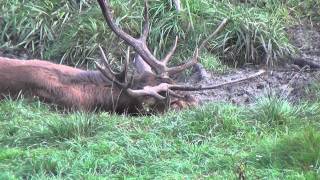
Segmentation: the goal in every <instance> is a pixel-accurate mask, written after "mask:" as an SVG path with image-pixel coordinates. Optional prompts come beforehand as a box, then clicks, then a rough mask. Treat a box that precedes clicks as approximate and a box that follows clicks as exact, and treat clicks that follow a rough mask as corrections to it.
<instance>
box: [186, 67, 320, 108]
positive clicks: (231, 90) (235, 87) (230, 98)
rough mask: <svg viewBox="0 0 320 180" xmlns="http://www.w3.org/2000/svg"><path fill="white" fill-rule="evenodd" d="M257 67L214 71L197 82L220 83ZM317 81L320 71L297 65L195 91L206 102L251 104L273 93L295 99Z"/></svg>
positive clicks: (298, 98)
mask: <svg viewBox="0 0 320 180" xmlns="http://www.w3.org/2000/svg"><path fill="white" fill-rule="evenodd" d="M257 71H258V68H256V67H255V68H253V67H251V68H243V69H234V70H232V71H230V72H228V73H227V74H222V75H221V74H214V73H210V78H208V79H206V80H203V81H201V82H198V83H196V84H201V85H203V86H206V85H212V84H220V83H224V82H228V81H231V80H234V79H240V78H243V77H245V76H248V75H250V74H254V73H256V72H257ZM192 79H193V78H191V80H192ZM315 81H318V82H320V71H310V70H306V71H303V70H302V71H297V70H295V69H286V68H281V69H273V70H268V72H267V73H266V74H265V75H263V76H261V77H258V78H255V79H251V80H248V81H245V82H242V83H238V84H232V85H228V86H225V87H221V88H218V89H214V90H209V91H199V92H192V95H193V96H195V97H197V98H198V99H199V100H200V102H202V103H206V102H210V101H214V102H232V103H235V104H250V103H252V102H254V101H255V100H256V99H257V98H259V97H261V96H265V95H268V94H271V93H272V94H276V95H279V96H281V97H286V98H288V99H289V100H291V101H294V102H295V101H299V100H300V99H301V98H302V97H304V96H305V88H306V87H308V86H309V85H311V84H312V83H313V82H315ZM189 82H190V79H189ZM194 83H195V82H190V84H194Z"/></svg>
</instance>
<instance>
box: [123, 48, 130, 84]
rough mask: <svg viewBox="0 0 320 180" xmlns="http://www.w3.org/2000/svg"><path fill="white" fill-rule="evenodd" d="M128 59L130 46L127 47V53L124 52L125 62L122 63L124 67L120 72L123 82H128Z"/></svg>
mask: <svg viewBox="0 0 320 180" xmlns="http://www.w3.org/2000/svg"><path fill="white" fill-rule="evenodd" d="M129 61H130V46H129V47H128V49H127V54H126V62H125V64H124V68H123V71H122V73H124V83H126V84H127V83H128V66H129Z"/></svg>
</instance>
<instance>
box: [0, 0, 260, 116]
mask: <svg viewBox="0 0 320 180" xmlns="http://www.w3.org/2000/svg"><path fill="white" fill-rule="evenodd" d="M98 3H99V5H100V8H101V10H102V13H103V16H104V17H105V19H106V22H107V24H108V25H109V27H110V28H111V30H112V31H113V32H114V33H116V34H117V36H118V37H119V38H120V39H122V40H124V41H125V42H126V43H127V44H128V45H129V46H132V47H133V48H134V51H135V52H136V56H135V59H134V63H133V64H134V67H135V71H134V72H138V73H130V75H129V73H128V65H129V64H128V63H129V52H128V53H127V59H126V63H125V64H124V68H123V71H122V72H121V73H114V72H113V71H112V70H111V68H110V66H109V64H108V61H107V59H106V56H105V54H104V53H103V50H102V48H100V50H101V52H102V57H103V60H104V61H103V66H102V65H100V64H99V63H96V66H97V68H98V71H85V70H81V69H77V68H73V67H69V66H65V65H60V64H54V63H50V62H47V61H42V60H17V59H8V58H1V57H0V98H3V97H5V96H8V95H10V96H12V97H16V96H18V95H19V94H20V93H21V92H22V93H23V94H24V95H25V96H27V97H30V96H31V97H35V96H36V97H39V98H40V99H41V100H43V101H45V102H50V103H54V104H57V105H58V106H59V107H63V108H68V109H70V108H71V109H80V110H85V111H92V110H96V109H100V110H105V111H111V112H118V113H123V112H127V113H140V112H144V110H145V109H146V107H148V109H151V110H155V111H156V112H162V111H164V110H165V109H166V107H167V106H168V105H169V106H170V105H171V106H177V107H179V108H183V107H185V106H190V105H195V104H197V100H196V99H194V98H193V97H192V96H190V95H188V94H184V93H182V92H183V91H196V90H203V89H213V88H216V87H218V86H221V84H220V85H215V86H210V87H201V86H200V87H194V86H192V87H190V86H186V85H178V84H176V83H175V82H174V81H173V80H172V79H171V78H170V76H172V75H174V74H177V73H180V72H181V71H183V70H185V69H187V68H190V67H192V66H193V65H194V64H195V63H197V59H198V52H199V50H198V48H196V50H195V51H194V55H193V57H192V58H191V59H190V60H189V61H187V62H186V63H184V64H182V65H179V66H176V67H168V66H167V64H168V62H169V61H170V59H171V57H172V55H173V54H174V51H175V49H176V46H177V41H178V39H177V38H176V41H175V44H174V45H173V47H172V49H171V50H170V51H169V52H168V54H167V55H166V56H165V58H164V59H162V60H158V59H157V58H156V57H155V56H154V55H153V54H152V53H151V52H150V50H149V49H148V47H147V38H148V34H149V17H148V6H147V3H146V2H145V9H144V27H143V30H142V34H141V37H139V38H134V37H132V36H130V35H129V34H127V33H126V32H124V31H123V30H122V29H121V28H119V27H118V26H117V25H116V24H115V23H114V21H113V18H112V13H111V8H110V3H109V1H108V0H98ZM225 24H226V21H224V22H223V23H222V24H221V25H220V26H219V27H218V29H217V30H216V31H215V33H213V35H214V34H216V33H218V32H219V31H220V30H221V29H222V28H223V26H224V25H225ZM213 35H212V36H213ZM201 47H202V46H200V48H201ZM259 74H261V72H259V73H258V74H255V75H252V76H250V77H247V78H243V79H240V80H236V81H234V82H238V81H242V80H245V79H248V78H252V77H255V76H257V75H259ZM229 83H233V82H228V83H225V84H229ZM222 85H223V84H222Z"/></svg>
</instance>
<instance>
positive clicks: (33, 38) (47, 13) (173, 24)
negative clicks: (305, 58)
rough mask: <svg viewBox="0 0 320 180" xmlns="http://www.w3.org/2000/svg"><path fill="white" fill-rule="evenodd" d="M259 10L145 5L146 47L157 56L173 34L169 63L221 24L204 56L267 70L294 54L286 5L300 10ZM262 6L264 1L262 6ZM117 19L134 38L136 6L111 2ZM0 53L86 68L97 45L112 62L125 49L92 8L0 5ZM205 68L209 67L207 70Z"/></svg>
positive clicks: (196, 3)
mask: <svg viewBox="0 0 320 180" xmlns="http://www.w3.org/2000/svg"><path fill="white" fill-rule="evenodd" d="M269 1H270V3H269V4H271V5H269V4H268V5H267V6H266V7H260V6H258V5H255V6H254V5H252V6H248V5H246V4H233V3H230V2H229V1H227V0H221V1H214V2H211V1H207V0H188V1H182V5H183V7H184V10H183V11H182V12H180V13H177V12H176V11H175V9H174V8H173V7H172V6H171V4H170V3H169V1H151V2H150V11H149V13H150V16H151V20H152V24H151V29H152V31H151V33H150V38H149V45H150V47H151V49H152V50H153V51H154V53H155V54H156V55H157V57H159V58H161V57H163V56H164V54H165V52H167V50H168V49H169V47H170V46H171V45H172V43H173V41H174V39H175V38H174V37H175V36H176V35H178V36H179V38H180V44H179V46H178V50H177V52H178V53H177V54H176V56H175V61H173V62H175V63H179V62H181V61H183V60H184V59H186V58H187V57H189V56H191V55H192V53H193V49H194V48H195V47H196V45H197V44H199V41H200V40H201V39H204V38H205V37H206V36H208V35H209V34H210V33H212V32H213V31H214V29H215V27H216V26H217V25H218V24H219V22H221V20H222V19H224V18H228V19H229V20H230V21H229V25H228V26H227V28H226V29H225V31H224V32H223V33H221V34H220V35H219V36H218V37H216V39H212V40H211V41H210V42H209V45H208V46H207V50H208V51H207V52H206V54H205V56H207V57H209V56H211V57H212V58H215V57H217V58H219V59H220V60H221V61H224V62H229V63H231V64H233V65H241V64H244V63H268V64H273V63H275V60H276V59H277V57H280V56H285V55H287V54H292V53H293V52H294V51H295V49H294V47H293V46H292V45H291V44H290V42H289V40H288V38H287V34H286V32H285V27H286V25H289V24H291V23H292V19H293V18H292V15H291V14H290V12H291V9H292V6H294V7H295V6H298V5H300V4H294V3H290V4H288V5H287V4H281V3H280V4H276V5H274V4H275V3H274V4H272V3H271V0H269ZM269 1H268V2H269ZM111 2H112V6H113V9H114V10H115V17H116V21H117V23H118V24H120V26H121V27H122V28H123V29H124V30H126V31H127V32H130V33H131V34H133V35H135V36H137V35H138V34H139V32H140V29H141V26H142V23H141V19H142V16H141V15H142V8H143V6H142V1H138V0H135V1H126V0H114V1H111ZM0 9H1V12H3V13H2V15H1V22H0V23H1V26H0V30H1V34H0V43H1V46H0V48H1V49H3V50H6V51H9V52H14V53H19V52H21V53H25V51H27V53H29V54H32V56H33V57H40V58H45V59H51V60H53V61H57V62H60V63H65V64H71V65H75V66H84V65H89V66H90V65H91V64H92V60H93V59H97V57H99V54H98V45H99V44H101V45H102V46H103V47H104V48H105V49H107V50H108V51H109V52H110V53H112V54H114V56H115V59H120V58H121V56H123V52H124V50H125V49H126V48H125V47H124V44H123V42H121V41H120V42H119V44H117V45H114V44H110V43H109V42H115V41H119V40H117V38H116V37H115V35H114V34H113V33H112V32H110V30H109V28H108V27H107V26H106V24H105V21H104V19H103V17H102V15H101V11H100V9H99V8H98V6H97V3H95V2H94V1H89V0H82V1H80V4H76V3H75V1H74V0H73V1H69V0H63V1H49V0H46V1H18V0H14V1H11V0H10V1H9V0H4V1H1V2H0ZM206 67H207V68H209V69H210V68H212V65H210V64H206Z"/></svg>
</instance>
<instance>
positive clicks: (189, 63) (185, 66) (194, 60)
mask: <svg viewBox="0 0 320 180" xmlns="http://www.w3.org/2000/svg"><path fill="white" fill-rule="evenodd" d="M198 57H199V48H196V50H195V51H194V53H193V57H192V58H191V60H190V61H187V62H186V63H184V64H182V65H179V66H176V67H171V68H168V70H167V72H168V74H169V75H174V74H177V73H179V72H181V71H183V70H185V69H188V68H190V67H192V66H193V65H195V64H196V63H197V62H198Z"/></svg>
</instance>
